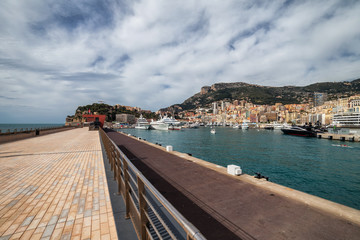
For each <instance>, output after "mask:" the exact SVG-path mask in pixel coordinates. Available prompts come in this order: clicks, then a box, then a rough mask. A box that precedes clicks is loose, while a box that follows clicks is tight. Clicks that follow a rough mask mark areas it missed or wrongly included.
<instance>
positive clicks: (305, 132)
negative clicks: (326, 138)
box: [281, 126, 316, 137]
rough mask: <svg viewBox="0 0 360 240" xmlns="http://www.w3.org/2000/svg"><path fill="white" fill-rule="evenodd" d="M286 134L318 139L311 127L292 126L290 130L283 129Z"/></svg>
mask: <svg viewBox="0 0 360 240" xmlns="http://www.w3.org/2000/svg"><path fill="white" fill-rule="evenodd" d="M281 131H282V132H283V133H284V134H288V135H293V136H302V137H316V131H315V130H314V129H313V128H311V127H299V126H291V127H290V128H282V129H281Z"/></svg>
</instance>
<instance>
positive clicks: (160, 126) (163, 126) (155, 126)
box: [150, 123, 169, 131]
mask: <svg viewBox="0 0 360 240" xmlns="http://www.w3.org/2000/svg"><path fill="white" fill-rule="evenodd" d="M150 126H151V128H153V129H155V130H163V131H165V130H169V124H166V123H164V124H150Z"/></svg>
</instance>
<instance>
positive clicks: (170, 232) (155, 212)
mask: <svg viewBox="0 0 360 240" xmlns="http://www.w3.org/2000/svg"><path fill="white" fill-rule="evenodd" d="M144 200H145V201H146V203H147V204H148V206H149V207H150V208H151V210H152V211H153V212H154V214H155V215H156V217H157V218H158V219H159V221H160V222H161V224H162V225H163V227H164V228H165V229H166V231H167V232H168V233H169V235H170V236H171V237H172V239H176V237H175V235H174V233H173V232H172V231H171V229H170V228H169V226H167V224H166V223H165V221H164V219H163V218H162V217H161V216H160V214H159V213H158V212H157V211H156V209H155V208H154V207H153V204H152V203H151V202H150V201H149V199H148V198H147V197H145V196H144Z"/></svg>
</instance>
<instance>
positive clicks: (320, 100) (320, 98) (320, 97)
mask: <svg viewBox="0 0 360 240" xmlns="http://www.w3.org/2000/svg"><path fill="white" fill-rule="evenodd" d="M326 100H327V94H326V93H319V92H314V107H317V106H321V105H323V104H324V102H325V101H326Z"/></svg>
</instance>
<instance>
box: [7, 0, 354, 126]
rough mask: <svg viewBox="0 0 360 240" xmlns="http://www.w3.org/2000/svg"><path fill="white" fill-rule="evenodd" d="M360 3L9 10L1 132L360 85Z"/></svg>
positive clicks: (329, 0) (43, 3)
mask: <svg viewBox="0 0 360 240" xmlns="http://www.w3.org/2000/svg"><path fill="white" fill-rule="evenodd" d="M359 26H360V1H357V0H354V1H351V0H346V1H342V0H338V1H335V0H324V1H322V0H316V1H313V0H310V1H305V0H304V1H300V0H299V1H281V0H274V1H261V0H259V1H256V0H251V1H250V0H249V1H242V0H226V1H219V0H204V1H202V0H196V1H193V0H192V1H188V0H179V1H177V0H172V1H169V0H144V1H142V0H138V1H136V0H119V1H117V0H76V1H70V0H16V1H14V0H1V1H0V123H64V122H65V118H66V116H67V115H73V114H74V112H75V110H76V108H77V107H78V106H82V105H87V104H92V103H97V102H99V101H104V102H105V103H107V104H110V105H115V104H121V105H126V106H137V107H140V108H142V109H146V110H152V111H156V110H158V109H160V108H164V107H168V106H170V105H172V104H176V103H182V102H183V101H184V100H185V99H187V98H189V97H191V96H192V95H194V94H195V93H198V92H200V89H201V87H202V86H205V85H212V84H214V83H218V82H246V83H250V84H259V85H265V86H288V85H295V86H305V85H309V84H312V83H316V82H328V81H350V80H354V79H357V78H359V77H360V27H359Z"/></svg>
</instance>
